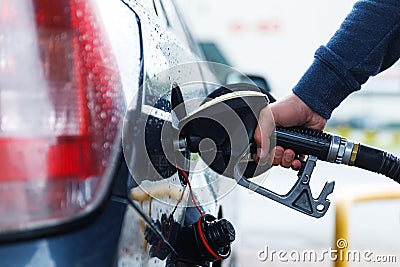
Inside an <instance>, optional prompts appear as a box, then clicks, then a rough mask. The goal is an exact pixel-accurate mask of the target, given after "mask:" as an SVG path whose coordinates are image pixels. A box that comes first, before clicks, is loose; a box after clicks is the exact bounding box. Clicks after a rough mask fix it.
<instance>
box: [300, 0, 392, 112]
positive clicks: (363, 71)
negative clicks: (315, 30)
mask: <svg viewBox="0 0 400 267" xmlns="http://www.w3.org/2000/svg"><path fill="white" fill-rule="evenodd" d="M399 56H400V1H399V0H380V1H371V0H364V1H359V2H357V3H356V5H355V6H354V8H353V10H352V12H351V13H350V14H349V15H348V16H347V18H346V19H345V21H344V22H343V23H342V25H341V26H340V28H339V30H338V31H337V32H336V33H335V35H334V36H333V37H332V38H331V40H330V41H329V42H328V44H327V45H326V46H322V47H320V48H319V49H318V50H317V52H316V53H315V59H314V62H313V64H312V65H311V66H310V68H309V69H308V70H307V72H306V73H305V74H304V76H303V77H302V78H301V80H300V81H299V83H298V84H297V85H296V86H295V88H294V89H293V92H294V93H295V94H296V95H297V96H299V97H300V98H301V99H302V100H303V101H304V102H305V103H306V104H307V105H309V106H310V107H311V108H312V109H313V110H314V111H316V112H317V113H318V114H320V115H321V116H323V117H324V118H330V116H331V113H332V111H333V110H334V109H335V108H336V107H337V106H338V105H339V104H340V103H341V102H342V101H343V99H345V98H346V97H347V96H348V95H349V94H351V93H352V92H354V91H357V90H359V89H360V88H361V85H362V84H363V83H365V82H366V81H367V80H368V78H369V77H371V76H374V75H376V74H378V73H379V72H381V71H383V70H384V69H386V68H388V67H389V66H391V65H392V64H393V63H394V62H396V61H397V59H398V58H399Z"/></svg>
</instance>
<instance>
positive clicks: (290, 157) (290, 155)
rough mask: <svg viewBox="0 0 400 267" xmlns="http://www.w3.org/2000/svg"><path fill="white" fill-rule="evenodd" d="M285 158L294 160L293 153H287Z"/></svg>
mask: <svg viewBox="0 0 400 267" xmlns="http://www.w3.org/2000/svg"><path fill="white" fill-rule="evenodd" d="M285 160H286V161H292V160H293V155H292V154H286V155H285Z"/></svg>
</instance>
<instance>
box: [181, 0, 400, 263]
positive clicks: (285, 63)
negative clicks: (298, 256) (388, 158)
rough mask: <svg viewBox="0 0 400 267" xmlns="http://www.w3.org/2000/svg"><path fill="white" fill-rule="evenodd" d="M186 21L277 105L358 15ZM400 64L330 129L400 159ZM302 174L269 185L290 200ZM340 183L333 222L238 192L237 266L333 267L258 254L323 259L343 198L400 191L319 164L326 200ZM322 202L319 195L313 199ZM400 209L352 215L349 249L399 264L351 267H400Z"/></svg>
mask: <svg viewBox="0 0 400 267" xmlns="http://www.w3.org/2000/svg"><path fill="white" fill-rule="evenodd" d="M176 2H177V4H178V6H179V7H180V9H181V12H182V15H183V17H184V18H185V19H186V22H187V23H188V26H189V27H190V28H191V31H192V32H193V34H194V38H195V39H197V40H198V41H199V42H202V43H208V44H210V43H211V44H213V45H215V46H216V47H218V48H219V50H220V51H221V52H222V54H223V55H224V56H225V60H226V62H227V63H229V64H230V65H231V66H233V67H234V68H236V69H238V70H240V71H241V72H243V73H246V74H251V75H257V76H262V77H264V78H266V79H267V81H268V83H269V85H270V87H271V92H272V94H273V95H274V96H275V97H276V98H281V97H283V96H285V95H286V94H288V93H289V92H290V90H291V88H292V87H293V86H294V85H295V84H296V82H297V81H298V80H299V79H300V77H301V76H302V74H303V73H304V72H305V71H306V69H307V68H308V66H309V65H310V64H311V62H312V61H313V56H314V52H315V50H316V49H317V48H318V47H319V46H320V45H323V44H326V42H327V41H328V40H329V38H330V37H331V36H332V35H333V34H334V32H335V31H336V29H337V28H338V27H339V25H340V23H341V21H342V20H343V19H344V18H345V16H346V15H347V14H348V13H349V12H350V10H351V8H352V6H353V4H354V3H355V2H356V1H354V0H300V1H293V0H279V1H274V0H248V1H229V0H219V1H213V0H177V1H176ZM399 104H400V64H399V63H397V64H396V65H395V66H393V67H392V68H390V69H389V70H387V71H385V72H384V73H381V74H379V75H378V76H376V77H373V78H371V79H370V80H369V81H368V82H367V84H366V85H365V86H364V87H363V89H362V90H361V91H360V92H357V93H355V94H353V95H351V96H350V97H349V98H348V99H346V100H345V101H344V102H343V103H342V105H341V106H340V107H339V108H338V109H337V110H335V112H334V114H333V116H332V119H331V120H330V121H329V124H328V126H327V130H328V131H330V132H332V133H336V134H339V135H341V136H344V137H347V138H349V139H351V140H354V141H358V142H362V143H365V144H368V145H371V146H375V147H379V148H381V149H384V150H386V151H388V152H391V153H394V154H396V155H400V110H399V109H398V105H399ZM296 178H297V177H296V173H295V172H294V171H291V170H286V169H283V168H278V167H276V168H273V169H272V170H270V171H269V173H268V174H267V178H266V179H265V181H264V184H263V185H265V186H266V187H268V188H272V189H273V190H275V191H277V192H279V193H284V192H287V191H288V190H289V188H290V187H291V185H293V183H294V181H295V180H296ZM332 180H334V181H336V185H335V190H334V192H333V194H332V195H330V199H331V200H332V205H331V208H330V210H329V211H328V213H327V214H326V215H325V217H323V218H321V219H312V218H309V217H308V216H305V215H303V214H300V213H297V212H295V211H292V210H290V209H288V208H286V207H283V206H281V205H279V204H277V203H274V202H273V201H271V200H269V199H265V198H263V197H261V196H258V195H257V194H254V193H251V192H248V191H246V190H244V189H241V188H236V189H235V192H234V194H231V195H230V196H228V197H227V198H232V199H230V201H231V203H232V205H233V206H234V207H232V208H234V209H235V214H234V215H233V216H234V218H233V219H232V221H233V222H234V223H235V225H236V229H237V232H238V234H237V235H238V241H237V242H236V245H235V246H236V254H235V257H236V263H237V265H238V266H265V265H268V266H283V265H285V266H286V265H290V266H310V265H311V266H331V262H330V261H329V259H326V260H323V261H321V262H310V261H308V262H305V261H299V262H293V261H290V260H289V262H282V261H279V260H276V259H275V260H271V259H268V260H267V261H261V260H259V259H258V252H260V250H263V249H264V250H265V248H266V246H267V247H268V249H270V250H276V251H278V250H280V249H285V250H287V251H290V249H298V250H310V249H315V250H317V251H322V250H324V249H328V248H329V247H332V246H333V244H334V243H335V242H336V239H335V207H336V206H337V202H338V201H339V200H341V199H349V198H351V197H353V196H355V195H359V194H364V195H365V194H367V195H371V194H374V193H377V192H386V191H388V190H391V191H395V192H400V185H398V184H396V183H395V182H393V181H392V180H391V179H389V178H386V177H384V176H381V175H378V174H373V173H368V172H366V171H363V170H360V169H357V168H351V167H346V166H339V165H333V164H328V163H324V162H318V163H317V167H316V169H315V170H314V173H313V178H312V182H311V186H312V191H313V192H314V193H316V192H320V191H321V190H322V187H323V185H324V183H325V182H326V181H332ZM314 197H317V196H314ZM399 204H400V201H398V200H396V199H391V200H381V201H370V202H368V203H358V204H355V205H353V206H351V208H349V214H350V215H349V220H350V223H349V235H348V237H346V239H349V240H347V242H348V245H349V248H352V249H358V250H363V251H365V250H368V251H371V252H372V253H373V255H375V256H376V255H378V256H379V255H394V256H396V257H395V258H396V261H397V263H389V262H378V261H377V260H375V261H371V262H362V261H360V262H351V263H349V266H398V262H400V249H399V248H400V205H399Z"/></svg>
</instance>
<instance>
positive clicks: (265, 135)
mask: <svg viewBox="0 0 400 267" xmlns="http://www.w3.org/2000/svg"><path fill="white" fill-rule="evenodd" d="M274 129H275V124H274V120H273V117H272V114H271V111H270V110H269V109H268V108H267V107H266V108H264V109H263V110H261V112H260V120H259V121H258V126H257V128H256V131H255V132H254V140H255V141H256V143H257V157H256V158H257V159H258V161H259V163H260V164H266V163H268V161H270V160H271V158H272V157H271V156H270V150H271V148H270V137H271V135H272V132H273V131H274ZM271 154H272V153H271ZM272 155H273V154H272Z"/></svg>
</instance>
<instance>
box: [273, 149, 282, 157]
mask: <svg viewBox="0 0 400 267" xmlns="http://www.w3.org/2000/svg"><path fill="white" fill-rule="evenodd" d="M282 155H283V151H282V150H279V149H277V150H275V158H278V159H280V158H282Z"/></svg>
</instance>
